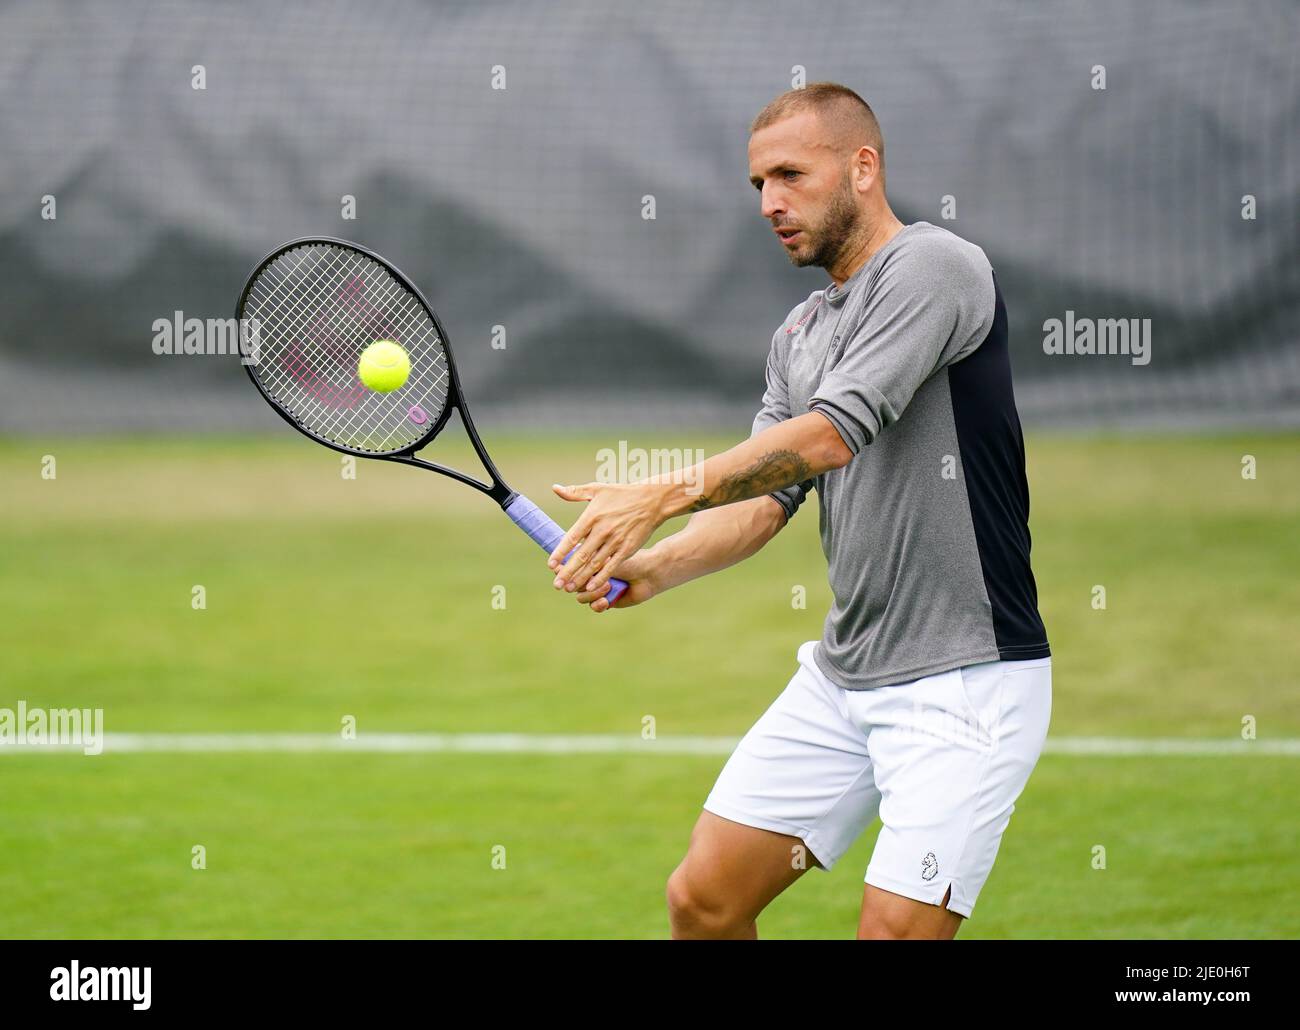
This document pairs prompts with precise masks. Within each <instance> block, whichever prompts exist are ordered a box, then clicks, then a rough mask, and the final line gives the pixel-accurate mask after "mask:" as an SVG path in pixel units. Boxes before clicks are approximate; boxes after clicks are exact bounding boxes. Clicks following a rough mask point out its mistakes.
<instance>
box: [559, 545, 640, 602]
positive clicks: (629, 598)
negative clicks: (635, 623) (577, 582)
mask: <svg viewBox="0 0 1300 1030" xmlns="http://www.w3.org/2000/svg"><path fill="white" fill-rule="evenodd" d="M656 566H657V561H656V559H655V558H654V556H653V551H652V550H641V551H637V553H636V554H634V555H632V557H631V558H629V559H628V560H627V561H625V562H622V563H621V564H619V565H617V566H616V567H615V568H613V569H611V570H610V571H611V572H612V573H613V575H615V576H617V577H618V578H619V579H621V580H625V581H626V582H627V589H626V590H624V591H623V596H622V597H620V598H619V599H618V601H617V602H616V603H615V604H614V605H613V607H615V608H631V607H632V606H633V605H634V604H644V603H645V602H646V601H648V600H650V598H652V597H654V596H655V594H658V593H660V592H661V588H660V586H659V581H658V578H657V576H656ZM608 590H609V588H608V586H603V587H601V588H600V589H599V590H580V591H578V592H577V594H576V595H575V598H576V600H577V601H578V603H579V604H586V605H590V606H591V610H592V611H593V612H604V611H608V610H609V608H610V603H609V601H608V600H606V599H605V594H606V593H607V592H608Z"/></svg>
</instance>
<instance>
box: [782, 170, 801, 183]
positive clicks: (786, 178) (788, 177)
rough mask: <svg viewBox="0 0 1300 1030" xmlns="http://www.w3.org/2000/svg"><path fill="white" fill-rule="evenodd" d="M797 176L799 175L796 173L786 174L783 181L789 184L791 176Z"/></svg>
mask: <svg viewBox="0 0 1300 1030" xmlns="http://www.w3.org/2000/svg"><path fill="white" fill-rule="evenodd" d="M798 174H799V173H798V172H786V173H785V181H786V182H789V181H790V176H792V175H798Z"/></svg>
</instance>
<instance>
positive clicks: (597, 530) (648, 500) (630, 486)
mask: <svg viewBox="0 0 1300 1030" xmlns="http://www.w3.org/2000/svg"><path fill="white" fill-rule="evenodd" d="M551 489H553V490H554V491H555V493H556V495H557V496H559V497H562V498H564V500H566V501H588V502H590V503H588V505H587V507H586V509H585V510H584V511H583V513H582V515H580V516H579V517H578V521H577V522H575V523H574V524H573V525H572V527H570V529H569V531H568V532H567V533H565V534H564V539H563V540H561V541H560V543H559V545H558V546H557V547H556V548H555V550H554V551H552V552H551V557H550V560H549V561H548V562H547V564H548V565H549V566H550V567H551V569H552V570H554V572H555V574H556V575H555V584H554V585H555V589H557V590H568V591H570V592H575V591H579V590H585V591H588V592H594V594H595V595H597V596H599V595H600V594H603V593H604V592H605V584H607V583H608V582H609V578H610V575H611V573H612V570H613V569H614V568H615V567H616V566H618V565H619V564H620V563H621V562H623V561H624V560H626V559H627V558H630V557H631V556H632V555H634V554H635V553H636V552H637V551H639V550H640V549H641V547H642V545H643V544H644V543H645V542H646V541H647V540H649V539H650V534H651V533H653V532H654V531H655V530H656V529H658V528H659V527H660V526H661V525H662V524H663V523H664V521H665V520H666V519H667V518H668V516H669V512H668V511H667V510H666V508H665V506H664V504H663V501H664V499H665V493H666V490H665V484H662V483H648V482H647V483H627V484H623V483H586V484H584V485H582V486H560V485H559V484H556V485H554V486H553V487H551ZM571 550H572V551H573V554H572V555H570V556H569V560H568V561H565V560H564V556H565V555H566V554H569V551H571ZM561 562H563V564H561ZM605 607H608V604H606V606H605ZM601 610H602V611H603V610H604V609H601Z"/></svg>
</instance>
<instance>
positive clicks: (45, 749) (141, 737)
mask: <svg viewBox="0 0 1300 1030" xmlns="http://www.w3.org/2000/svg"><path fill="white" fill-rule="evenodd" d="M736 742H737V738H733V737H686V736H683V737H660V738H659V739H658V740H643V739H641V738H640V737H636V736H628V735H612V734H608V735H607V734H577V735H568V736H565V735H560V734H549V733H361V734H358V735H357V737H356V739H355V740H344V739H343V738H342V737H340V736H339V735H338V734H335V733H106V734H104V740H103V750H104V753H105V754H108V753H115V754H131V753H140V752H162V753H191V752H212V753H220V752H235V751H259V752H299V753H315V752H338V751H356V752H370V753H390V754H400V753H461V754H525V755H615V754H647V755H729V754H731V752H732V750H733V749H734V748H735V746H736ZM84 751H85V747H84V746H83V745H82V744H26V743H23V744H14V743H10V742H3V743H0V755H6V754H31V753H39V754H81V753H83V752H84ZM1044 753H1045V754H1049V755H1101V756H1124V755H1138V756H1143V755H1173V756H1192V757H1212V756H1223V755H1300V739H1293V738H1283V739H1278V740H1231V739H1229V740H1205V739H1196V738H1181V737H1049V738H1048V739H1047V745H1046V747H1045V748H1044Z"/></svg>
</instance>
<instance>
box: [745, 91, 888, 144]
mask: <svg viewBox="0 0 1300 1030" xmlns="http://www.w3.org/2000/svg"><path fill="white" fill-rule="evenodd" d="M800 111H813V112H815V113H816V115H817V117H818V118H819V119H820V120H821V121H822V123H823V124H825V125H826V126H827V128H829V129H830V135H831V141H832V145H833V146H835V148H836V149H839V150H844V151H846V152H847V151H849V150H854V151H856V150H857V149H858V148H859V147H860V146H862V145H863V144H864V143H865V144H866V145H867V146H869V147H871V148H872V149H873V150H874V151H875V152H876V153H877V154H879V155H880V161H881V164H884V161H885V138H884V136H882V135H881V133H880V123H879V122H878V121H876V113H875V112H874V111H872V110H871V105H870V104H868V103H867V102H866V101H865V100H863V99H862V98H861V97H860V96H858V95H857V94H856V93H855V92H853V90H851V89H849V87H848V86H841V85H840V84H839V83H838V82H810V83H809V84H808V85H806V86H804V87H803V88H802V89H792V90H789V91H787V92H785V93H782V94H781V95H780V96H779V97H777V98H776V99H775V100H773V101H772V102H771V103H770V104H768V105H767V106H766V107H765V108H763V110H761V111H759V112H758V117H757V118H755V119H754V121H753V124H752V125H750V127H749V134H750V135H751V136H752V135H753V134H754V133H756V132H758V130H759V129H766V128H767V127H768V126H769V125H772V124H773V123H775V122H779V121H781V120H782V119H784V118H789V117H790V116H791V115H793V114H798V113H799V112H800Z"/></svg>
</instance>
